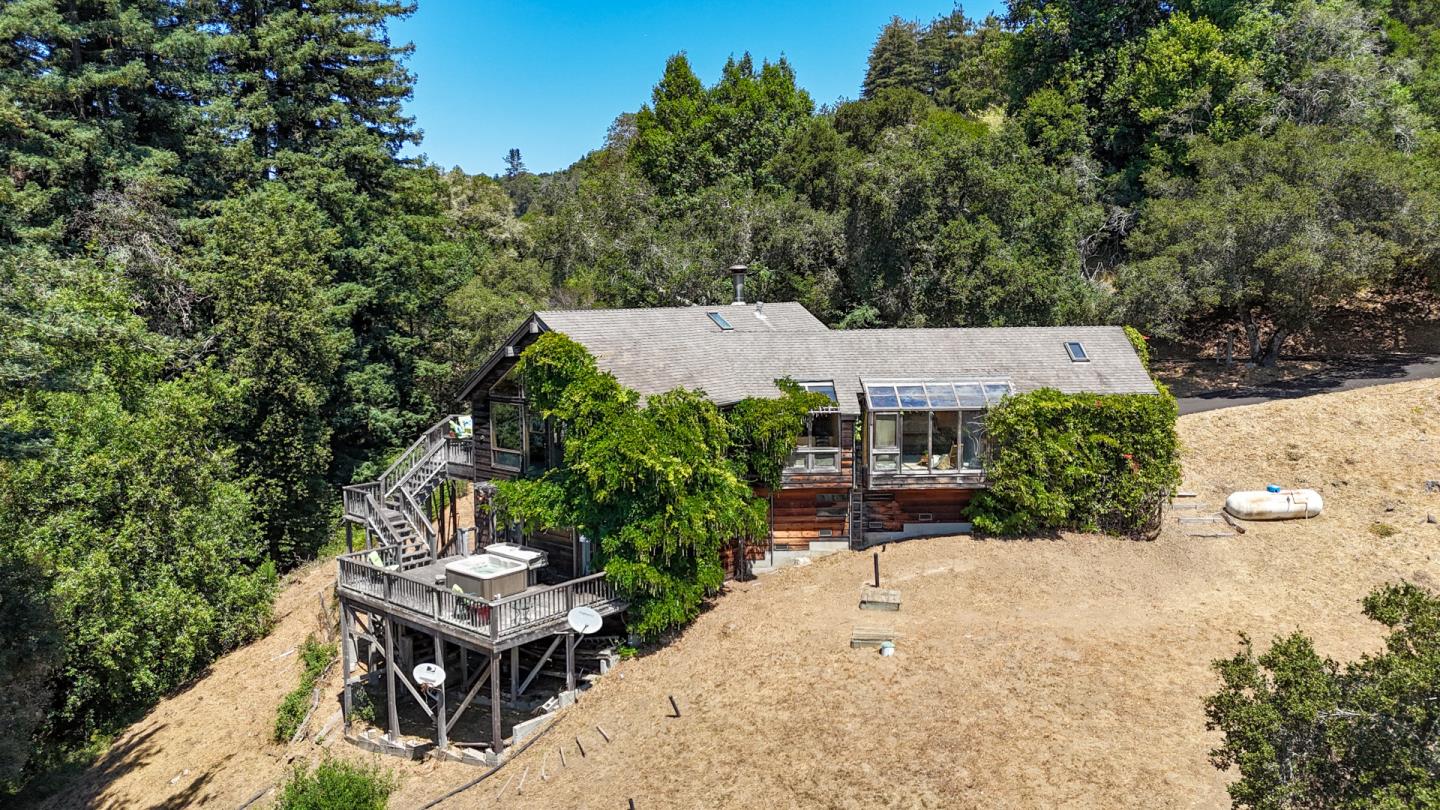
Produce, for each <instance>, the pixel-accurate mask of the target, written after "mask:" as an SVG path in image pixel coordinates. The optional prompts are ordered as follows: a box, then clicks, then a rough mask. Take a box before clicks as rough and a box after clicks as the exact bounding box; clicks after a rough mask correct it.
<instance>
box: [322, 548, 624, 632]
mask: <svg viewBox="0 0 1440 810" xmlns="http://www.w3.org/2000/svg"><path fill="white" fill-rule="evenodd" d="M372 554H374V555H376V556H377V557H378V558H379V560H380V562H381V563H382V565H380V566H377V565H375V564H374V561H373V560H372V558H371V555H372ZM399 559H400V557H399V554H398V553H397V550H395V549H391V548H379V549H372V550H368V551H356V552H352V553H349V554H342V555H340V557H339V558H338V563H339V567H340V571H339V578H338V579H337V581H336V590H337V592H338V593H339V595H340V596H341V597H342V598H343V599H346V600H349V601H351V602H353V603H355V604H356V605H363V606H364V607H366V608H368V609H371V610H374V611H377V612H380V613H384V614H387V615H390V616H393V617H394V618H395V619H397V620H399V621H402V622H405V623H407V624H411V625H414V626H416V627H418V628H422V629H425V630H429V631H432V632H438V633H443V634H445V635H447V636H450V637H451V638H453V639H455V640H456V641H458V642H460V643H463V644H468V645H473V646H475V647H477V648H479V649H481V650H485V651H490V652H494V651H498V650H504V649H508V648H511V647H515V646H518V645H521V644H525V643H526V642H530V641H535V640H537V639H540V638H545V637H547V636H551V635H555V634H556V633H565V632H567V631H568V625H567V624H566V616H567V614H568V613H569V612H570V610H571V609H572V608H575V607H578V606H581V605H586V606H589V607H592V608H594V609H595V610H596V611H597V612H599V613H600V615H602V616H608V615H611V614H614V613H619V612H620V611H621V610H623V609H624V608H625V602H624V601H623V600H621V599H620V597H619V596H618V595H617V594H616V592H615V589H614V588H613V587H612V586H611V585H610V584H609V583H608V582H606V581H605V575H604V574H603V573H601V574H592V575H590V576H586V577H580V578H578V579H572V580H569V581H567V582H564V583H561V584H559V585H537V586H532V587H530V588H527V589H526V590H525V591H523V592H521V593H518V594H515V595H513V596H507V597H503V598H501V599H496V600H485V599H481V598H477V597H471V596H464V595H461V594H457V593H455V592H453V591H451V590H449V589H447V588H445V587H444V586H443V585H442V584H437V583H436V581H435V579H436V575H437V574H443V572H444V570H445V565H446V564H447V563H449V562H452V561H454V560H456V559H459V557H446V558H443V559H439V560H435V559H430V560H425V561H423V562H419V563H418V564H407V565H404V566H401V565H400V564H399ZM392 560H393V562H392Z"/></svg>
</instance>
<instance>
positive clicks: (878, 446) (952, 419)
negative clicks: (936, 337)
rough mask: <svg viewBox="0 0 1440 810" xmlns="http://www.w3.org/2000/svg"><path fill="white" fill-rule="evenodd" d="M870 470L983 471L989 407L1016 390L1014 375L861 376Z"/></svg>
mask: <svg viewBox="0 0 1440 810" xmlns="http://www.w3.org/2000/svg"><path fill="white" fill-rule="evenodd" d="M860 384H861V387H862V388H863V389H864V391H865V402H866V405H867V410H868V412H869V413H868V416H867V419H866V426H865V427H866V430H867V431H868V433H867V435H868V437H869V441H867V442H866V445H867V450H868V451H869V456H870V458H869V461H870V471H871V472H872V473H875V474H880V475H916V476H920V475H961V474H966V473H976V474H978V473H979V472H980V471H981V468H982V464H983V462H984V458H985V450H986V446H985V411H986V410H987V409H989V408H990V407H991V406H993V405H996V404H998V403H999V402H1000V400H1001V399H1002V398H1003V397H1005V396H1006V395H1008V394H1010V393H1011V392H1012V391H1013V390H1014V389H1013V387H1012V386H1011V385H1010V382H1009V381H1008V380H967V381H959V382H937V381H926V382H921V381H910V380H901V381H897V380H861V381H860Z"/></svg>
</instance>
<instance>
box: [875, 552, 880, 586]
mask: <svg viewBox="0 0 1440 810" xmlns="http://www.w3.org/2000/svg"><path fill="white" fill-rule="evenodd" d="M874 559H875V587H877V588H878V587H880V552H878V551H877V552H875V555H874Z"/></svg>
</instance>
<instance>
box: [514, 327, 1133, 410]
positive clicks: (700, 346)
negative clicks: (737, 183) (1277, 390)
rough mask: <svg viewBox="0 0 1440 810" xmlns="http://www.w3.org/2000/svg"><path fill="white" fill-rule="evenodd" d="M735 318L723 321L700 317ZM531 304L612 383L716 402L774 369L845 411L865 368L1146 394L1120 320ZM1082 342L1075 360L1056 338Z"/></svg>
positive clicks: (741, 394) (872, 374)
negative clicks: (829, 317) (890, 321)
mask: <svg viewBox="0 0 1440 810" xmlns="http://www.w3.org/2000/svg"><path fill="white" fill-rule="evenodd" d="M710 311H719V312H721V313H722V314H723V315H725V317H726V319H727V320H728V321H730V323H732V324H733V325H734V327H735V328H734V330H732V331H722V330H721V329H720V328H718V327H717V326H716V325H715V324H714V323H713V322H711V320H710V319H709V318H708V317H707V316H706V314H705V313H706V312H710ZM764 311H765V315H766V318H765V319H764V320H760V319H757V318H755V316H754V308H753V307H750V306H745V307H741V306H724V307H672V308H666V309H642V310H636V309H631V310H588V311H586V310H571V311H565V312H540V313H537V317H538V318H539V319H540V321H541V322H542V323H543V324H544V325H545V327H547V328H549V329H553V330H555V331H558V332H563V333H565V334H566V335H569V336H570V337H571V338H572V339H574V340H575V341H577V342H579V343H580V344H582V345H584V346H585V347H586V348H587V349H589V351H590V352H591V354H593V355H595V358H596V361H597V362H598V363H599V365H600V367H601V368H603V369H605V370H607V371H610V372H611V373H613V374H614V375H615V376H616V378H617V379H618V380H619V381H620V382H621V384H623V385H625V386H627V387H629V388H633V389H635V390H636V391H638V392H639V393H640V394H642V395H645V396H649V395H651V394H658V393H661V392H664V391H668V390H671V389H673V388H679V387H684V388H699V389H702V390H704V391H705V393H706V394H707V395H708V396H709V397H710V398H711V399H712V400H714V401H715V402H717V403H719V404H722V405H724V404H730V403H733V402H737V401H739V400H741V399H744V398H745V397H749V396H774V395H775V394H776V393H777V392H776V388H775V380H776V379H778V378H781V377H790V378H791V379H794V380H796V381H801V382H804V381H820V380H832V381H834V383H835V388H836V394H837V396H838V397H839V400H840V408H841V410H842V411H844V412H846V413H858V412H859V394H860V392H861V387H860V381H861V380H863V379H900V378H906V379H914V380H965V379H975V378H1005V379H1008V380H1009V381H1010V382H1011V383H1012V384H1013V385H1014V386H1015V389H1016V390H1017V391H1030V390H1034V389H1036V388H1047V387H1048V388H1058V389H1060V390H1061V391H1066V392H1070V393H1079V392H1088V393H1097V394H1122V393H1124V394H1129V393H1144V394H1152V393H1155V386H1154V384H1153V383H1152V382H1151V380H1150V377H1149V375H1148V374H1146V372H1145V369H1144V368H1143V367H1142V366H1141V365H1140V360H1139V358H1138V357H1137V356H1136V355H1135V350H1134V348H1133V347H1131V345H1130V341H1129V339H1128V338H1127V337H1126V336H1125V332H1124V330H1122V329H1121V328H1119V327H1114V326H1063V327H999V328H984V329H857V330H831V329H828V328H827V327H826V326H825V325H824V324H823V323H821V322H820V321H819V320H817V319H816V318H815V317H814V316H813V315H811V314H810V313H809V312H808V311H806V310H805V308H804V307H802V306H801V305H799V304H796V303H781V304H766V305H765V308H764ZM1068 340H1078V341H1080V342H1081V343H1082V344H1084V346H1085V350H1086V352H1087V353H1088V355H1089V357H1090V360H1089V362H1082V363H1076V362H1072V361H1071V360H1070V358H1069V356H1068V355H1067V354H1066V351H1065V341H1068Z"/></svg>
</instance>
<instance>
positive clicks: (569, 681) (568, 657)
mask: <svg viewBox="0 0 1440 810" xmlns="http://www.w3.org/2000/svg"><path fill="white" fill-rule="evenodd" d="M565 691H566V692H574V691H575V634H574V633H566V634H565Z"/></svg>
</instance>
